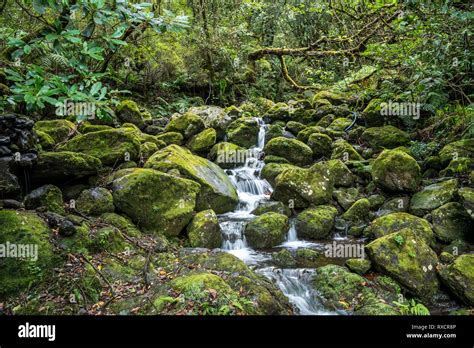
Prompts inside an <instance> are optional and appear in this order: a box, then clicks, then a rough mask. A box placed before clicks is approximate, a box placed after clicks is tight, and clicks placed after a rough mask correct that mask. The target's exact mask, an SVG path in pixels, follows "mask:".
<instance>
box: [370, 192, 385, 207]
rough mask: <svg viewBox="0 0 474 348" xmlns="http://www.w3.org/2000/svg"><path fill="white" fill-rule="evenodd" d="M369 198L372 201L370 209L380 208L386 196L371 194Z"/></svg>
mask: <svg viewBox="0 0 474 348" xmlns="http://www.w3.org/2000/svg"><path fill="white" fill-rule="evenodd" d="M367 199H368V200H369V203H370V209H378V208H380V207H381V206H382V205H383V204H384V203H385V197H384V196H383V195H379V194H374V195H371V196H369V197H367Z"/></svg>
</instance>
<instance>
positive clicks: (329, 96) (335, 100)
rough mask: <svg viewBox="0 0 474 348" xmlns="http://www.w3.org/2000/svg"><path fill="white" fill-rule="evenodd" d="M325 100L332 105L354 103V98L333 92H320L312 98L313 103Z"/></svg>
mask: <svg viewBox="0 0 474 348" xmlns="http://www.w3.org/2000/svg"><path fill="white" fill-rule="evenodd" d="M321 99H325V100H327V101H329V102H330V103H331V104H332V105H341V104H352V103H354V102H355V98H354V97H350V96H346V95H343V94H340V93H336V92H333V91H320V92H318V93H316V94H315V95H314V96H313V102H314V101H317V100H321Z"/></svg>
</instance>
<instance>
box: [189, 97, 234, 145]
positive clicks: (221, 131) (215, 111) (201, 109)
mask: <svg viewBox="0 0 474 348" xmlns="http://www.w3.org/2000/svg"><path fill="white" fill-rule="evenodd" d="M233 110H234V109H233ZM233 110H231V109H229V110H224V109H222V108H220V107H218V106H208V105H204V106H197V107H193V108H191V109H189V110H188V111H189V112H192V113H194V114H196V115H197V116H199V117H200V118H201V119H202V120H203V122H204V126H205V127H206V128H214V129H215V130H216V135H217V138H218V139H219V140H222V139H224V136H225V131H226V129H227V127H228V126H229V125H230V123H231V122H232V120H233V119H234V117H235V116H236V115H237V114H240V113H239V112H238V111H237V112H235V111H233Z"/></svg>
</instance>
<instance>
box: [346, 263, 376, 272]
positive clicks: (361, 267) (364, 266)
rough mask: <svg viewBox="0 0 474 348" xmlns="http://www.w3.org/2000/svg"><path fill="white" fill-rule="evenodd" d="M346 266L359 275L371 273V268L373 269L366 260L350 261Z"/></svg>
mask: <svg viewBox="0 0 474 348" xmlns="http://www.w3.org/2000/svg"><path fill="white" fill-rule="evenodd" d="M346 266H347V268H349V269H350V270H351V271H352V272H354V273H357V274H358V275H364V274H366V273H367V272H368V271H369V269H370V267H372V263H371V262H370V261H369V260H366V259H349V260H347V261H346Z"/></svg>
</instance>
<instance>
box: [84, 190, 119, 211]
mask: <svg viewBox="0 0 474 348" xmlns="http://www.w3.org/2000/svg"><path fill="white" fill-rule="evenodd" d="M76 209H77V210H78V211H80V212H81V213H83V214H85V215H101V214H103V213H113V211H114V209H115V208H114V202H113V197H112V194H111V193H110V192H109V191H108V190H107V189H105V188H103V187H96V188H93V189H90V190H84V191H82V193H81V194H80V195H79V197H78V198H77V201H76Z"/></svg>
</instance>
